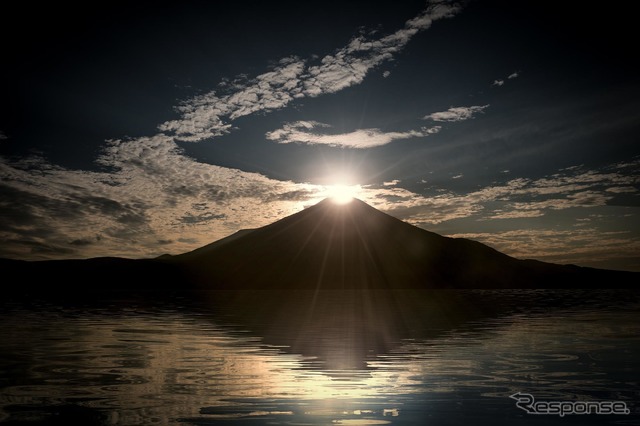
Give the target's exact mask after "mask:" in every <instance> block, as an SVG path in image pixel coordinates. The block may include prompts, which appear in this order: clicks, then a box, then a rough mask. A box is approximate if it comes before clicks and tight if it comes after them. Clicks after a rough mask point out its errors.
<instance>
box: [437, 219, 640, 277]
mask: <svg viewBox="0 0 640 426" xmlns="http://www.w3.org/2000/svg"><path fill="white" fill-rule="evenodd" d="M448 236H449V237H453V238H468V239H472V240H476V241H480V242H482V243H484V244H488V245H490V246H491V247H494V248H495V249H497V250H500V251H502V252H503V253H508V254H510V255H511V256H515V257H517V258H520V259H539V260H543V261H547V262H554V263H560V264H570V263H571V264H575V263H580V264H584V265H590V264H591V265H594V266H596V267H599V266H602V265H603V264H606V263H605V262H611V261H615V260H616V259H617V258H619V257H620V253H621V252H623V253H625V254H626V256H628V258H629V259H635V265H634V264H633V260H632V261H631V262H630V263H629V265H628V266H630V267H634V266H635V268H636V269H637V268H638V267H639V266H640V262H638V259H640V240H638V239H633V238H629V235H628V233H627V232H618V231H602V230H599V229H596V228H595V227H584V228H580V229H571V230H558V229H548V228H543V229H522V230H510V231H499V232H469V233H456V234H450V235H448Z"/></svg>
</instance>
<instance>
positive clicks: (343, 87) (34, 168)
mask: <svg viewBox="0 0 640 426" xmlns="http://www.w3.org/2000/svg"><path fill="white" fill-rule="evenodd" d="M558 3H559V2H552V1H535V2H534V1H529V0H523V1H517V2H514V1H494V0H469V1H462V2H459V1H443V0H436V1H427V2H425V1H413V0H407V1H402V2H393V1H386V2H385V1H381V2H370V1H332V0H326V1H317V0H310V1H306V2H290V1H289V2H283V1H273V2H259V1H234V2H227V1H220V2H207V1H183V2H173V3H171V2H162V1H160V2H146V1H142V2H134V3H131V2H128V3H126V2H118V1H110V2H106V1H105V2H100V1H99V2H97V3H95V7H94V6H92V7H91V8H87V9H82V8H81V9H77V6H74V5H71V4H69V5H64V4H58V3H56V4H49V5H45V6H29V5H25V6H22V9H17V11H16V12H15V14H14V16H12V17H10V19H12V21H13V22H15V24H16V25H12V26H3V28H2V29H0V32H1V34H0V35H1V36H2V40H4V43H3V56H4V58H3V60H2V64H3V65H2V66H1V67H0V73H1V74H2V79H1V82H0V90H1V92H0V93H1V96H0V218H1V220H0V241H1V243H0V257H8V258H14V259H27V260H40V259H63V258H86V257H97V256H122V257H131V258H140V257H155V256H158V255H161V254H165V253H170V254H178V253H182V252H186V251H189V250H192V249H195V248H197V247H200V246H202V245H205V244H208V243H210V242H212V241H214V240H217V239H219V238H222V237H224V236H227V235H229V234H232V233H234V232H236V231H237V230H239V229H247V228H256V227H259V226H263V225H266V224H268V223H271V222H273V221H275V220H277V219H280V218H283V217H285V216H287V215H290V214H293V213H295V212H298V211H300V210H302V209H304V208H305V207H308V206H310V205H313V204H315V203H317V202H319V201H321V200H322V199H324V198H326V197H327V196H328V195H329V194H331V193H332V191H333V190H334V189H335V187H336V185H342V186H343V187H347V188H348V189H349V190H351V191H353V193H354V194H355V196H357V197H358V198H360V199H362V200H363V201H365V202H367V203H369V204H371V205H372V206H374V207H376V208H378V209H380V210H382V211H385V212H387V213H389V214H391V215H393V216H395V217H398V218H400V219H402V220H405V221H407V222H409V223H412V224H414V225H416V226H419V227H421V228H424V229H427V230H430V231H433V232H437V233H440V234H442V235H446V236H451V237H465V238H471V239H474V240H477V241H480V242H483V243H486V244H489V245H490V246H492V247H494V248H496V249H498V250H500V251H502V252H504V253H506V254H509V255H512V256H515V257H518V258H533V259H539V260H543V261H550V262H557V263H573V264H578V265H583V266H593V267H604V268H612V269H626V270H636V271H640V220H639V219H640V216H639V215H640V197H639V190H640V143H639V141H638V134H640V72H639V71H640V70H639V69H638V65H637V64H636V60H635V55H634V52H635V51H636V50H637V48H636V46H635V40H636V39H637V37H636V34H635V31H634V30H633V28H635V24H636V23H635V21H634V20H633V17H632V16H633V13H631V10H630V9H629V6H628V5H626V4H625V3H619V4H618V3H610V4H607V5H604V6H599V7H597V8H594V7H591V6H589V7H587V6H584V5H580V4H577V3H572V4H571V5H565V6H560V5H559V4H558ZM8 27H10V28H8ZM14 28H23V29H24V31H23V32H19V31H16V30H15V29H14ZM29 33H35V34H38V36H36V37H34V36H33V35H31V36H28V35H27V34H29Z"/></svg>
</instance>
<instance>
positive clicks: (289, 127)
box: [265, 121, 440, 149]
mask: <svg viewBox="0 0 640 426" xmlns="http://www.w3.org/2000/svg"><path fill="white" fill-rule="evenodd" d="M329 129H331V126H330V125H328V124H325V123H319V122H317V121H296V122H294V123H286V124H285V125H284V126H283V127H282V128H281V129H278V130H274V131H272V132H267V134H266V135H265V136H266V138H267V139H269V140H272V141H276V142H278V143H300V144H307V145H329V146H334V147H341V148H356V149H364V148H374V147H377V146H382V145H386V144H388V143H391V142H393V141H395V140H401V139H410V138H417V137H425V136H429V135H432V134H435V133H438V132H439V131H440V126H433V127H423V128H421V129H420V130H409V131H405V132H383V131H381V130H379V129H358V130H354V131H352V132H348V133H339V134H329V133H326V131H327V130H329ZM323 131H325V132H323Z"/></svg>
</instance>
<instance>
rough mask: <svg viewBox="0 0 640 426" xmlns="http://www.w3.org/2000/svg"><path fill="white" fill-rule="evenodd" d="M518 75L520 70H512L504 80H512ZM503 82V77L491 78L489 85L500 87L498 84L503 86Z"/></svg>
mask: <svg viewBox="0 0 640 426" xmlns="http://www.w3.org/2000/svg"><path fill="white" fill-rule="evenodd" d="M518 77H520V72H519V71H514V72H512V73H511V74H509V75H508V76H507V78H506V80H513V79H515V78H518ZM505 83H506V81H505V79H504V78H499V79H496V80H493V83H491V85H492V86H497V87H500V86H504V84H505Z"/></svg>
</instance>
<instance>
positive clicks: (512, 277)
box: [0, 199, 640, 293]
mask: <svg viewBox="0 0 640 426" xmlns="http://www.w3.org/2000/svg"><path fill="white" fill-rule="evenodd" d="M0 267H2V268H3V270H4V271H5V272H6V274H7V276H16V277H20V282H21V285H20V286H16V287H12V288H15V289H18V290H22V289H36V290H37V291H45V292H47V291H48V292H54V293H55V292H59V291H61V290H62V289H65V288H66V289H73V290H74V292H78V291H79V292H80V293H83V292H84V293H100V292H105V291H106V292H108V291H114V290H119V291H122V292H128V291H138V292H139V291H143V292H147V291H156V290H163V291H164V290H178V291H181V290H192V289H206V290H216V289H219V290H227V289H233V290H238V289H240V290H241V289H249V290H250V289H264V290H271V289H296V290H313V291H315V290H327V289H355V290H358V289H374V288H375V289H409V288H412V289H439V288H554V287H558V288H561V287H562V288H585V287H590V286H593V285H594V284H596V285H597V286H606V287H612V288H630V287H635V282H637V281H638V277H639V276H640V274H638V273H632V272H621V271H607V270H600V269H592V268H582V267H577V266H572V265H555V264H550V263H544V262H539V261H534V260H518V259H515V258H512V257H510V256H507V255H505V254H503V253H500V252H498V251H496V250H494V249H492V248H490V247H488V246H486V245H484V244H481V243H479V242H476V241H471V240H466V239H461V238H458V239H454V238H447V237H443V236H441V235H438V234H435V233H433V232H429V231H426V230H424V229H421V228H418V227H415V226H413V225H410V224H408V223H406V222H403V221H401V220H399V219H396V218H394V217H392V216H389V215H387V214H385V213H382V212H381V211H379V210H376V209H375V208H373V207H371V206H369V205H368V204H366V203H364V202H362V201H360V200H357V199H356V200H353V201H352V202H351V203H348V204H344V205H338V204H335V203H333V202H332V201H331V200H329V199H327V200H324V201H322V202H320V203H318V204H316V205H314V206H311V207H309V208H307V209H304V210H303V211H301V212H298V213H296V214H293V215H291V216H288V217H285V218H284V219H281V220H279V221H277V222H274V223H272V224H270V225H267V226H264V227H262V228H258V229H251V230H243V231H238V232H237V233H235V234H233V235H230V236H228V237H226V238H223V239H221V240H218V241H215V242H213V243H211V244H209V245H206V246H204V247H201V248H199V249H196V250H194V251H191V252H189V253H184V254H181V255H176V256H168V255H165V256H161V257H159V258H156V259H138V260H135V259H120V258H96V259H87V260H66V261H46V262H23V261H10V260H6V259H5V260H2V259H0ZM52 277H55V278H56V279H55V283H56V284H54V283H53V282H54V281H53V280H52ZM59 283H61V284H59Z"/></svg>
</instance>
